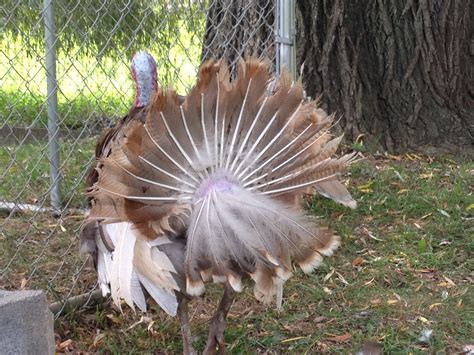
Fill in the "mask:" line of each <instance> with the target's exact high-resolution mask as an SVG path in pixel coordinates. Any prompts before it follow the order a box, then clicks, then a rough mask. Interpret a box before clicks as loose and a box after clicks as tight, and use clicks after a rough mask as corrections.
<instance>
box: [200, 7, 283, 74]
mask: <svg viewBox="0 0 474 355" xmlns="http://www.w3.org/2000/svg"><path fill="white" fill-rule="evenodd" d="M274 21H275V15H274V1H273V0H213V1H212V3H211V5H210V8H209V12H208V15H207V23H206V32H205V35H204V45H203V50H202V56H201V57H202V60H203V61H204V60H206V59H209V58H221V57H225V58H226V59H227V60H228V62H229V63H230V64H231V66H234V65H235V63H236V61H237V60H238V59H239V58H240V57H249V56H254V57H260V56H265V57H267V58H270V59H274V58H275V49H274V40H275V38H274Z"/></svg>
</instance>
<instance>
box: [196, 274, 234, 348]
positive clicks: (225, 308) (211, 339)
mask: <svg viewBox="0 0 474 355" xmlns="http://www.w3.org/2000/svg"><path fill="white" fill-rule="evenodd" d="M235 296H236V292H235V291H234V290H233V289H232V287H231V286H230V285H229V284H228V283H226V284H225V286H224V294H223V295H222V299H221V301H220V303H219V307H218V308H217V310H216V313H214V316H213V317H212V319H211V322H210V324H209V336H208V337H207V342H206V347H205V348H204V352H203V354H206V355H207V354H215V353H216V351H217V349H219V353H220V354H224V352H225V341H224V330H225V326H226V317H227V313H229V310H230V307H231V306H232V303H233V301H234V298H235Z"/></svg>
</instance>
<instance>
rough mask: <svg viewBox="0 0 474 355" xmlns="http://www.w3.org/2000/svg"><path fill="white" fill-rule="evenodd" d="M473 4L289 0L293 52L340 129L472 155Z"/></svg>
mask: <svg viewBox="0 0 474 355" xmlns="http://www.w3.org/2000/svg"><path fill="white" fill-rule="evenodd" d="M473 11H474V2H473V1H465V0H432V1H428V0H411V1H410V0H409V1H400V0H398V1H397V0H377V1H375V0H374V1H365V0H347V1H344V0H317V1H309V0H297V58H298V62H299V63H300V64H302V63H303V62H304V71H303V81H304V83H305V84H306V88H307V92H308V94H309V95H311V96H317V95H319V94H323V97H322V102H323V105H324V106H325V107H324V108H326V109H327V110H328V111H329V112H336V113H338V114H343V117H342V121H341V123H342V125H343V126H344V127H345V131H346V135H347V136H348V137H349V138H350V139H355V138H356V137H358V136H359V135H360V134H364V135H365V142H366V145H372V146H374V147H382V148H384V149H387V150H390V151H406V150H412V149H415V150H421V151H424V152H427V153H434V152H436V151H437V152H439V151H441V152H446V151H449V152H455V153H461V154H468V155H472V154H473V153H474V77H473V76H474V38H473V32H474V31H473V28H474V26H473V21H472V20H471V17H472V14H473Z"/></svg>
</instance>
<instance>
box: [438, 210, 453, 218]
mask: <svg viewBox="0 0 474 355" xmlns="http://www.w3.org/2000/svg"><path fill="white" fill-rule="evenodd" d="M438 212H439V213H441V214H442V215H443V216H445V217H448V218H450V217H451V216H450V215H449V213H448V212H446V211H445V210H442V209H441V208H438Z"/></svg>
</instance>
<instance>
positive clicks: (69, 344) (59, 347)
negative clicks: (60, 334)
mask: <svg viewBox="0 0 474 355" xmlns="http://www.w3.org/2000/svg"><path fill="white" fill-rule="evenodd" d="M69 348H72V339H68V340H65V341H63V342H62V343H59V344H58V345H56V351H63V350H69Z"/></svg>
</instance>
